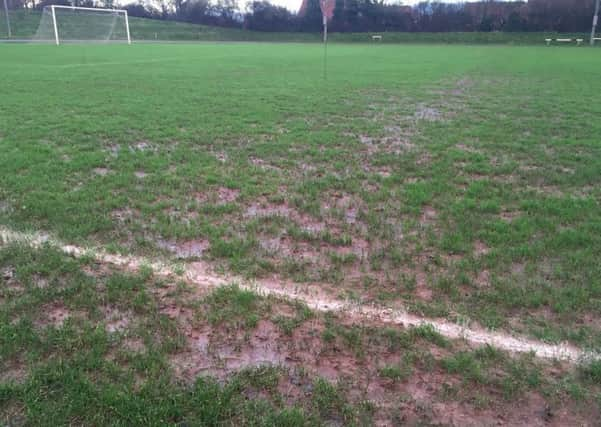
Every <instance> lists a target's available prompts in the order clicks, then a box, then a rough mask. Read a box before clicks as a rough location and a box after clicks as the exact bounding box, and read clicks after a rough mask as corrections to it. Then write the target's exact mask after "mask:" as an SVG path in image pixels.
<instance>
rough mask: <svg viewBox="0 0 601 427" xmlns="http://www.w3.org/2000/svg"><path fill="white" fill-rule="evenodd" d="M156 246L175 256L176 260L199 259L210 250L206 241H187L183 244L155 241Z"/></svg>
mask: <svg viewBox="0 0 601 427" xmlns="http://www.w3.org/2000/svg"><path fill="white" fill-rule="evenodd" d="M156 245H157V246H158V247H159V248H161V249H165V250H167V251H169V252H171V253H172V254H174V255H175V256H176V258H180V259H186V258H200V257H202V256H203V254H204V253H205V252H206V251H207V250H208V249H209V248H210V246H211V245H210V243H209V241H208V240H207V239H197V240H188V241H184V242H175V241H170V240H160V239H159V240H157V241H156Z"/></svg>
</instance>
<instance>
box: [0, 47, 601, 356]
mask: <svg viewBox="0 0 601 427" xmlns="http://www.w3.org/2000/svg"><path fill="white" fill-rule="evenodd" d="M0 55H1V56H2V58H3V61H2V63H1V64H0V71H1V72H2V75H3V76H4V78H3V79H2V80H1V81H0V91H1V92H2V94H3V114H2V115H1V116H0V149H1V150H2V153H3V155H2V156H1V157H0V170H2V174H1V175H0V223H2V224H5V225H8V226H10V227H14V228H17V229H21V230H44V231H47V232H51V233H53V234H55V235H56V236H58V237H60V238H62V239H64V240H67V241H71V242H76V243H82V244H92V245H100V246H105V247H107V248H109V249H110V250H113V251H117V252H124V253H137V254H150V255H164V256H171V257H173V256H174V255H173V254H171V253H169V252H168V251H167V250H166V249H165V248H166V247H167V248H168V247H169V245H177V244H184V245H191V244H195V242H196V243H198V242H201V243H202V244H203V245H204V246H203V247H206V250H205V251H204V252H202V254H201V256H202V257H204V258H206V259H209V260H211V261H212V262H214V263H215V264H216V265H218V266H221V267H223V268H227V269H230V270H232V271H234V272H237V273H241V274H243V275H246V276H250V277H261V276H264V275H270V274H274V273H276V274H278V275H280V276H281V277H288V278H291V279H293V280H296V281H299V282H306V281H322V282H327V283H330V284H333V285H336V286H338V287H340V289H341V293H344V294H347V295H354V298H355V299H358V300H360V301H366V300H371V299H373V298H377V299H379V300H381V301H383V302H384V303H386V304H392V305H394V304H397V303H402V304H404V305H406V306H408V307H410V308H411V309H412V310H413V311H415V312H418V313H423V314H426V315H430V316H440V315H442V316H446V315H449V313H453V316H454V318H455V317H456V318H458V319H461V320H462V321H468V322H469V321H472V322H474V321H475V322H477V323H479V324H481V325H484V326H486V327H491V328H498V329H511V330H514V331H517V332H520V333H524V334H529V335H531V336H533V337H537V338H540V339H544V340H548V341H560V340H568V341H571V342H574V343H577V344H578V345H581V346H589V347H597V348H598V347H599V346H600V345H601V333H600V332H599V328H598V325H599V316H598V313H599V309H600V308H601V279H600V277H601V270H600V269H599V262H598V254H599V253H600V252H601V239H600V238H599V236H601V233H600V231H601V228H600V224H601V215H600V209H599V200H600V196H601V193H600V190H599V189H600V188H601V187H600V186H599V177H600V176H601V174H600V173H599V172H600V171H601V160H600V159H601V155H600V154H601V146H600V144H599V140H598V135H600V134H601V121H599V117H600V116H601V104H600V103H599V102H597V95H596V94H597V92H598V89H601V81H600V80H599V79H597V78H596V75H597V72H598V70H599V66H600V65H601V58H600V57H599V55H598V52H597V51H595V50H592V49H546V48H543V47H540V48H535V47H475V46H441V45H435V46H417V45H410V46H365V45H333V46H332V47H331V49H330V50H329V60H328V79H327V80H324V79H323V74H322V73H323V71H322V50H321V47H319V46H317V45H301V44H286V45H284V44H248V43H245V44H225V45H224V44H205V45H152V46H150V45H146V46H144V45H140V46H133V47H129V46H86V45H79V46H63V47H60V48H58V49H57V48H56V47H54V46H34V45H20V46H16V45H2V46H0ZM165 242H167V243H168V245H167V246H166V244H165ZM424 292H426V293H427V294H429V297H423V295H424Z"/></svg>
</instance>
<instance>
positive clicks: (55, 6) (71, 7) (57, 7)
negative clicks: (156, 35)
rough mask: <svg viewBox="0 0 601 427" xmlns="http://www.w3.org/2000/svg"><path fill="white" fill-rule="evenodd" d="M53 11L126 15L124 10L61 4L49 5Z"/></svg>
mask: <svg viewBox="0 0 601 427" xmlns="http://www.w3.org/2000/svg"><path fill="white" fill-rule="evenodd" d="M50 7H53V8H55V9H77V10H91V11H94V12H121V13H125V14H127V10H126V9H103V8H101V7H80V6H65V5H62V4H53V5H50Z"/></svg>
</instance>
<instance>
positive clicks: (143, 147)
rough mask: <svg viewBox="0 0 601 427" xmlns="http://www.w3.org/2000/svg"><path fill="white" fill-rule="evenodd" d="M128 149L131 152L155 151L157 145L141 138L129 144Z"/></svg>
mask: <svg viewBox="0 0 601 427" xmlns="http://www.w3.org/2000/svg"><path fill="white" fill-rule="evenodd" d="M129 150H130V151H131V152H136V151H139V152H147V151H149V152H155V151H157V147H156V146H155V145H154V144H152V143H151V142H150V141H145V140H142V141H137V142H135V143H134V144H131V145H130V146H129Z"/></svg>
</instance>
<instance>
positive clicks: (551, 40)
mask: <svg viewBox="0 0 601 427" xmlns="http://www.w3.org/2000/svg"><path fill="white" fill-rule="evenodd" d="M555 41H556V42H557V43H572V42H576V45H577V46H580V45H581V44H582V43H583V42H584V39H555ZM552 42H553V39H545V43H547V46H550V45H551V43H552Z"/></svg>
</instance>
